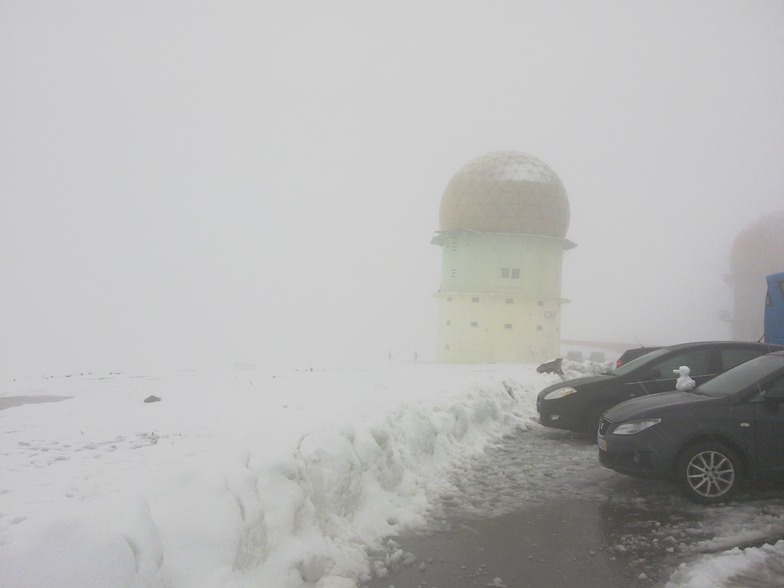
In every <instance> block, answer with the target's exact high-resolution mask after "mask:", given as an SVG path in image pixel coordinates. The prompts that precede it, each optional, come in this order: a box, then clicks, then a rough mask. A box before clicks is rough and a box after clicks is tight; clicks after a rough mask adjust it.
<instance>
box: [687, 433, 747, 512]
mask: <svg viewBox="0 0 784 588" xmlns="http://www.w3.org/2000/svg"><path fill="white" fill-rule="evenodd" d="M678 479H679V482H680V483H681V487H682V488H683V489H684V491H685V493H686V496H687V497H688V498H690V499H691V500H693V501H695V502H700V503H702V504H713V503H716V502H723V501H725V500H728V499H729V498H730V497H732V495H734V494H735V492H736V491H737V489H738V483H739V481H740V460H739V459H738V458H737V457H736V455H735V454H734V453H733V452H732V451H730V450H729V449H727V448H726V447H724V446H723V445H721V444H720V443H700V444H697V445H693V446H692V447H689V448H688V449H687V450H686V451H685V452H684V453H683V455H682V456H681V459H680V461H679V462H678Z"/></svg>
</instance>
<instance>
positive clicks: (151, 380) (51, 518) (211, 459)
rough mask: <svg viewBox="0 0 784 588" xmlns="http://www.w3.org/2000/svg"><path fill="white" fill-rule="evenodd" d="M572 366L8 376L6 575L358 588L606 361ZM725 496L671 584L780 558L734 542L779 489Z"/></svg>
mask: <svg viewBox="0 0 784 588" xmlns="http://www.w3.org/2000/svg"><path fill="white" fill-rule="evenodd" d="M562 367H563V371H564V375H563V376H561V375H557V374H548V373H541V374H540V373H537V371H536V366H534V365H523V366H521V365H493V366H452V365H435V364H427V363H406V364H403V363H401V364H397V363H393V362H390V363H389V364H384V365H379V366H373V367H368V368H359V367H352V368H345V369H334V370H324V369H315V370H314V369H310V368H307V369H299V370H295V369H291V370H280V371H263V370H256V369H254V370H235V371H227V372H225V373H220V372H214V373H213V372H210V373H206V372H185V373H176V374H165V375H159V376H149V375H135V374H121V373H109V374H73V375H62V376H52V377H45V378H41V377H15V378H14V377H12V376H3V379H2V381H0V383H1V384H2V387H1V388H0V402H4V404H0V407H2V408H4V410H0V423H1V425H0V426H1V429H0V431H2V433H1V434H0V439H2V444H1V445H0V577H2V579H3V586H5V587H6V588H22V587H24V588H36V587H41V588H44V587H51V586H59V587H61V588H68V587H75V588H76V587H78V588H82V587H84V586H96V587H106V588H119V587H128V588H131V587H133V588H141V587H164V586H166V587H171V588H198V587H205V588H206V587H209V588H213V587H215V586H224V587H229V588H235V587H236V588H241V587H246V586H247V587H250V586H269V587H280V588H289V587H291V588H294V587H309V588H310V587H312V588H351V587H355V586H358V585H360V584H361V583H362V582H363V581H366V580H368V579H369V578H370V577H371V576H374V575H375V576H382V577H383V576H384V575H385V574H387V573H388V572H389V571H390V569H393V568H394V567H395V566H396V565H404V564H412V563H414V561H415V555H414V554H410V553H405V552H404V551H403V550H401V549H396V548H395V547H394V543H393V542H390V541H389V538H390V537H395V536H397V535H399V534H401V533H403V532H404V531H407V530H411V529H417V528H423V527H425V526H426V525H427V524H428V513H429V512H430V511H431V510H432V509H433V508H434V507H436V506H437V503H438V501H439V500H440V497H442V496H445V495H450V494H451V495H454V494H455V493H456V492H457V491H458V488H456V486H455V484H454V481H453V480H454V478H453V477H452V476H451V474H452V473H454V472H455V471H456V470H457V469H459V468H460V467H464V466H465V464H467V463H469V462H470V461H471V460H473V459H475V458H478V457H481V456H482V454H483V451H484V449H485V448H486V447H487V446H488V445H489V444H493V443H496V444H497V443H498V442H499V441H501V440H502V439H503V437H504V436H507V435H510V434H515V433H521V432H528V433H532V434H535V433H537V432H538V431H541V430H542V428H541V427H540V425H539V424H538V423H537V421H536V408H535V399H536V394H537V392H538V391H539V390H540V389H542V388H543V387H544V386H546V385H549V384H552V383H554V382H556V381H558V380H560V379H563V378H568V377H575V376H579V375H583V374H585V373H591V372H596V371H601V370H602V369H605V368H606V367H607V366H604V365H599V364H595V363H592V362H583V363H576V362H571V361H568V360H564V362H563V364H562ZM16 397H27V398H26V402H25V403H24V404H20V403H19V401H18V400H17V398H16ZM541 447H542V450H541V451H542V452H545V451H548V450H547V444H546V443H543V444H541ZM542 459H543V460H544V459H546V455H542ZM518 498H519V500H520V502H523V503H524V502H525V496H523V497H518ZM714 508H717V507H714ZM729 508H732V509H734V510H733V511H732V512H733V513H736V514H734V515H733V516H725V517H724V518H721V520H722V521H725V519H726V522H723V523H721V525H720V526H719V527H717V528H716V529H714V533H713V538H712V539H710V540H709V541H707V542H705V541H703V544H702V545H701V546H698V548H697V549H696V550H695V551H693V554H694V555H693V556H692V557H691V558H690V560H689V561H688V562H687V563H685V564H683V565H682V566H681V567H680V568H679V569H678V570H676V572H675V573H674V574H673V575H672V577H671V578H670V582H669V584H668V586H672V587H691V588H699V587H703V586H721V585H723V584H722V582H724V581H725V580H727V579H729V580H731V579H732V578H738V577H744V574H745V575H749V574H754V575H756V576H755V577H756V578H760V577H761V578H765V575H764V574H766V573H768V574H772V573H776V572H778V573H779V574H781V573H782V568H783V567H784V541H778V542H774V543H772V544H764V545H761V546H756V547H744V548H741V547H738V546H739V545H740V546H749V545H753V544H754V541H755V540H758V539H760V538H764V537H772V536H776V535H778V536H779V537H780V536H781V535H782V534H784V521H782V516H781V512H780V508H779V509H767V510H766V509H765V508H764V507H763V508H762V509H760V508H759V507H758V506H755V507H748V506H743V505H737V506H735V505H734V506H732V507H729ZM717 512H718V511H717ZM724 512H729V511H728V510H727V509H725V511H724ZM655 540H658V539H655ZM670 540H671V541H672V542H673V543H675V542H676V541H675V540H674V539H672V538H670ZM390 545H391V546H392V547H390ZM617 548H618V549H627V547H624V546H623V545H618V546H617ZM700 553H702V554H704V553H712V555H708V556H706V555H699V557H698V554H700ZM770 577H774V578H775V577H776V576H770ZM779 577H780V576H779ZM729 580H728V581H729ZM761 585H764V584H761Z"/></svg>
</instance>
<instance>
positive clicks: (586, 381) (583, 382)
mask: <svg viewBox="0 0 784 588" xmlns="http://www.w3.org/2000/svg"><path fill="white" fill-rule="evenodd" d="M614 377H615V376H608V375H601V376H585V377H582V378H574V379H572V380H564V381H563V382H558V383H557V384H552V385H551V386H547V388H545V389H544V390H542V391H541V392H539V399H540V400H541V399H542V398H543V397H544V395H545V394H547V393H548V392H552V391H553V390H558V389H559V388H566V387H567V386H572V387H573V388H578V389H579V390H580V392H582V391H583V389H584V388H587V387H590V386H592V385H593V384H598V383H600V382H606V381H607V380H611V379H613V378H614Z"/></svg>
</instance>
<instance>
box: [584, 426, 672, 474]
mask: <svg viewBox="0 0 784 588" xmlns="http://www.w3.org/2000/svg"><path fill="white" fill-rule="evenodd" d="M633 437H634V436H629V437H625V436H621V435H608V436H607V437H602V436H601V435H599V437H598V438H597V445H598V446H599V463H600V464H601V465H603V466H604V467H606V468H609V469H611V470H615V471H616V472H618V473H619V474H624V475H627V476H634V477H636V478H667V477H669V476H671V475H672V468H671V461H670V459H668V458H666V457H664V456H662V455H661V454H660V453H658V452H656V451H652V450H651V449H650V448H649V447H647V446H646V445H645V444H642V443H640V442H639V440H638V439H634V438H633Z"/></svg>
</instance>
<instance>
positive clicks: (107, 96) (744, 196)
mask: <svg viewBox="0 0 784 588" xmlns="http://www.w3.org/2000/svg"><path fill="white" fill-rule="evenodd" d="M782 72H784V3H783V2H781V1H780V0H776V1H764V0H759V1H755V2H737V1H736V0H701V1H687V2H683V1H682V0H681V1H666V2H647V3H641V2H627V1H626V0H617V1H598V2H581V1H577V0H575V1H573V2H553V1H551V0H547V1H542V2H539V1H525V2H520V1H516V2H505V1H504V2H501V1H488V2H469V1H454V0H448V1H446V0H444V1H431V2H409V1H402V2H394V3H380V2H364V1H356V2H354V1H352V2H347V1H335V2H329V3H327V2H316V1H308V2H305V1H303V2H285V3H283V2H237V1H229V2H185V1H184V0H183V1H168V2H158V1H152V0H149V1H135V2H123V3H117V2H111V3H106V2H100V1H98V0H95V1H85V0H76V1H73V2H67V3H63V2H56V1H42V2H24V1H21V0H19V1H13V0H0V86H1V87H2V90H1V91H0V371H11V372H17V371H33V372H36V371H37V372H39V373H47V372H48V373H63V372H69V371H87V370H137V369H138V370H142V369H157V368H160V367H177V368H198V367H220V366H231V365H234V364H236V363H240V362H241V363H255V364H257V365H262V364H265V363H268V362H286V363H289V364H293V365H298V366H301V367H307V366H320V365H330V364H335V363H348V362H355V361H368V360H374V359H375V360H380V361H386V359H387V356H388V353H389V352H390V351H391V352H392V354H393V357H394V358H395V359H400V360H410V359H411V358H412V356H413V353H414V352H415V351H416V352H417V353H418V356H419V359H420V360H426V359H428V358H431V357H432V356H433V348H434V346H435V331H436V313H435V310H436V307H435V300H434V299H433V297H432V294H433V293H434V292H435V291H436V290H437V288H438V285H439V284H438V282H439V271H440V250H439V249H438V248H437V247H435V246H434V245H431V244H430V239H431V238H432V236H433V234H434V233H435V231H436V230H437V229H438V207H439V202H440V199H441V195H442V193H443V191H444V188H445V187H446V185H447V183H448V182H449V180H450V179H451V177H452V176H453V175H454V174H455V173H456V172H457V171H458V170H459V169H460V168H461V167H462V166H463V165H464V164H465V163H467V162H468V161H469V160H471V159H473V158H475V157H477V156H479V155H483V154H485V153H487V152H490V151H498V150H513V151H520V152H524V153H530V154H532V155H534V156H536V157H538V158H540V159H542V160H543V161H545V162H547V163H548V164H549V165H550V166H551V167H552V168H553V169H554V170H555V171H556V172H557V173H558V175H559V176H560V178H561V180H562V181H563V183H564V185H565V186H566V189H567V191H568V193H569V199H570V203H571V224H570V229H569V232H568V234H567V238H569V239H570V240H572V241H574V242H576V243H577V248H576V249H574V250H572V251H571V252H569V253H568V254H567V255H566V257H565V261H564V269H563V289H562V294H563V296H564V297H565V298H568V299H570V300H571V303H570V304H568V305H567V306H566V307H565V308H564V311H563V322H562V334H563V336H564V338H567V339H590V340H598V341H621V342H633V341H634V340H635V339H638V340H641V341H642V342H647V343H651V344H652V343H667V342H673V341H676V340H680V339H702V338H722V337H727V336H729V327H728V325H727V323H726V322H722V321H721V320H720V318H719V315H720V313H721V312H722V311H729V310H730V309H731V291H730V288H729V286H728V285H727V284H725V282H724V275H725V274H727V273H728V271H729V252H730V249H731V246H732V243H733V240H734V238H735V237H736V236H737V235H738V233H740V232H741V231H742V230H743V229H745V228H746V227H747V226H749V225H750V224H753V223H755V222H756V221H758V220H759V219H760V218H762V217H763V216H764V215H765V214H769V213H771V212H773V211H776V210H781V209H782V207H784V188H783V187H784V74H783V73H782Z"/></svg>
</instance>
